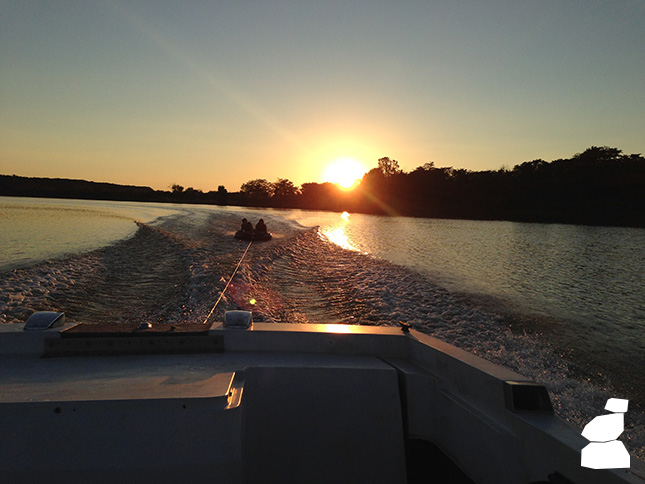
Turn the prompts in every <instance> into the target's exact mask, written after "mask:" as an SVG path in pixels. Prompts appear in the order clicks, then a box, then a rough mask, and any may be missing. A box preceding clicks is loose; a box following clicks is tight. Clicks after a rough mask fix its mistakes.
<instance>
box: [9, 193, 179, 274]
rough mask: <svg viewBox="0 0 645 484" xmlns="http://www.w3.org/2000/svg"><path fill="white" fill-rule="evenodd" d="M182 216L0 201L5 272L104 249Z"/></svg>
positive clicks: (161, 208) (120, 205)
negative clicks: (141, 225) (148, 225)
mask: <svg viewBox="0 0 645 484" xmlns="http://www.w3.org/2000/svg"><path fill="white" fill-rule="evenodd" d="M172 213H176V210H174V209H173V208H172V206H169V205H161V204H145V203H128V202H110V201H90V200H52V199H36V198H13V197H0V272H1V271H5V270H10V269H14V268H16V267H21V266H26V265H31V264H33V263H35V262H38V261H41V260H44V259H48V258H56V257H62V256H64V255H66V254H74V253H78V252H84V251H88V250H93V249H97V248H99V247H103V246H105V245H108V244H110V243H112V242H115V241H117V240H121V239H124V238H126V237H129V236H131V235H133V234H134V233H135V231H136V229H137V226H136V224H135V221H138V222H142V223H148V222H151V221H153V220H155V219H157V218H158V217H160V216H163V215H169V214H172Z"/></svg>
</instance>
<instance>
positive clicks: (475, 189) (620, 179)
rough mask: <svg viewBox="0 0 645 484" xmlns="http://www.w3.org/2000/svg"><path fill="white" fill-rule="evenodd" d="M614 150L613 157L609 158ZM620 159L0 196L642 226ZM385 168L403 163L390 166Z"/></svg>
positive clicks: (6, 187)
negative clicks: (232, 185)
mask: <svg viewBox="0 0 645 484" xmlns="http://www.w3.org/2000/svg"><path fill="white" fill-rule="evenodd" d="M607 152H610V154H612V155H614V156H613V158H612V157H606V156H605V155H606V154H607ZM614 152H616V153H620V150H615V149H609V148H596V147H592V148H590V149H589V150H587V151H586V152H584V153H582V154H578V155H575V156H574V157H573V158H572V159H570V160H556V161H554V162H552V163H547V162H544V161H542V160H535V161H532V162H526V163H523V164H521V165H518V166H516V167H514V168H513V170H498V171H496V172H490V171H489V172H468V171H466V170H453V169H452V168H436V167H434V166H433V165H432V164H427V165H424V166H423V167H419V168H417V169H416V170H414V171H413V172H410V173H403V172H401V171H400V170H398V171H396V170H394V171H392V172H390V173H388V172H385V171H381V169H380V168H375V169H373V170H371V171H370V172H368V173H366V174H365V176H364V177H363V180H362V181H361V183H360V184H359V186H358V187H357V188H355V189H354V190H352V191H342V190H340V189H339V188H338V186H336V185H333V184H331V183H322V184H319V183H305V184H303V185H302V187H301V188H296V187H294V186H293V184H292V183H291V182H289V181H288V180H284V179H282V180H280V179H279V180H278V182H276V183H275V184H272V183H270V182H267V181H266V180H253V181H252V182H249V183H247V184H245V185H243V186H242V189H243V190H242V191H240V192H228V191H227V190H226V189H225V188H224V187H223V186H220V187H218V190H217V191H209V192H202V191H200V190H195V189H193V188H188V189H184V188H183V187H181V186H179V185H174V186H173V187H172V191H163V190H154V189H152V188H150V187H144V186H133V185H118V184H114V183H99V182H92V181H86V180H74V179H65V178H32V177H24V176H17V175H0V196H7V197H31V198H53V199H72V200H109V201H126V202H157V203H186V204H204V205H219V206H239V207H258V208H282V209H301V210H322V211H329V212H343V211H347V212H350V213H365V214H374V215H385V216H408V217H417V218H436V219H457V220H489V221H492V220H498V221H509V222H526V223H544V224H570V225H588V226H607V227H633V228H645V159H644V158H643V157H641V156H640V155H630V156H625V155H620V154H619V155H617V156H616V155H615V153H614ZM585 156H587V158H585ZM603 156H605V157H604V158H603ZM594 157H595V158H594ZM383 160H387V161H391V162H393V163H395V164H396V161H394V160H389V158H384V159H383ZM379 161H382V160H379ZM397 166H398V165H397ZM255 182H260V185H261V186H262V187H263V189H264V190H265V191H264V192H262V193H258V192H253V191H250V190H248V191H244V189H245V186H249V185H251V184H253V183H255ZM284 182H287V187H288V188H289V191H288V192H287V193H285V192H284V191H283V192H280V191H279V190H277V188H276V187H278V186H279V184H280V183H282V184H283V185H282V187H284ZM256 186H257V183H256ZM272 188H273V190H272Z"/></svg>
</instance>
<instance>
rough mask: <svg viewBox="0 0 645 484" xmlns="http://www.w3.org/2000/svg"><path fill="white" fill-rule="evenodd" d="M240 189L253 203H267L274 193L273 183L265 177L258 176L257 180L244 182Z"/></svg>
mask: <svg viewBox="0 0 645 484" xmlns="http://www.w3.org/2000/svg"><path fill="white" fill-rule="evenodd" d="M240 191H241V192H242V193H243V194H244V195H245V196H246V198H247V199H248V201H249V202H251V203H254V204H258V203H266V202H267V201H268V200H269V198H270V197H271V196H272V195H273V183H271V182H269V181H267V180H265V179H264V178H258V179H256V180H251V181H247V182H246V183H243V184H242V186H241V187H240Z"/></svg>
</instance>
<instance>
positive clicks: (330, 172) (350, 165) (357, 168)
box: [324, 158, 367, 190]
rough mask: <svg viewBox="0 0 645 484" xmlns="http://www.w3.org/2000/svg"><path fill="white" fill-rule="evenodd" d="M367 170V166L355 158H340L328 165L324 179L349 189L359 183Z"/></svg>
mask: <svg viewBox="0 0 645 484" xmlns="http://www.w3.org/2000/svg"><path fill="white" fill-rule="evenodd" d="M366 171H367V170H366V169H365V166H363V164H362V163H361V162H360V161H357V160H355V159H354V158H339V159H337V160H334V161H332V162H331V163H330V164H329V165H328V166H327V168H326V169H325V174H324V179H325V181H328V182H331V183H336V184H337V185H339V186H340V187H342V188H345V189H347V190H349V189H350V188H353V187H354V186H355V185H356V183H358V181H359V180H360V179H361V178H362V177H363V175H364V174H365V172H366Z"/></svg>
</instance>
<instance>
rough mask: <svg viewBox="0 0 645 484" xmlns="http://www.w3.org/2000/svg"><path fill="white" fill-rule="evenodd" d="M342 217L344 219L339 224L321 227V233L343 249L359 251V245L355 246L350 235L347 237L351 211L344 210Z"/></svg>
mask: <svg viewBox="0 0 645 484" xmlns="http://www.w3.org/2000/svg"><path fill="white" fill-rule="evenodd" d="M340 218H341V219H342V221H341V222H340V224H339V225H335V226H332V227H329V228H324V229H320V230H319V233H320V234H321V236H322V237H324V238H326V239H327V240H329V241H330V242H332V243H334V244H336V245H338V246H339V247H342V248H343V249H347V250H354V251H357V252H358V251H359V249H358V247H356V246H354V245H353V244H352V243H351V242H350V240H349V237H347V234H346V233H345V228H346V227H347V224H348V223H349V213H347V212H343V213H342V214H341V215H340Z"/></svg>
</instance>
